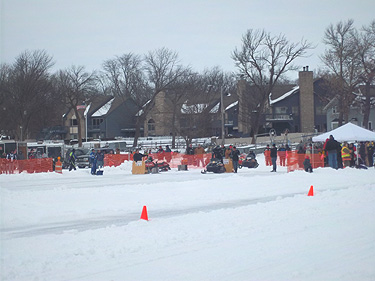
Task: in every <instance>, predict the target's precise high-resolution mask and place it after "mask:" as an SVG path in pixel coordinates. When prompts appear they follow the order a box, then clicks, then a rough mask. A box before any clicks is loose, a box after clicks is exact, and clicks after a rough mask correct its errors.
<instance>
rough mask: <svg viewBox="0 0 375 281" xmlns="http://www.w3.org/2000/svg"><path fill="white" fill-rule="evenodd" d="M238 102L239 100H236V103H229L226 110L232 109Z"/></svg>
mask: <svg viewBox="0 0 375 281" xmlns="http://www.w3.org/2000/svg"><path fill="white" fill-rule="evenodd" d="M237 104H238V101H235V102H234V103H231V104H230V105H228V106H227V107H226V108H225V111H227V110H228V109H231V108H232V107H234V106H236V105H237Z"/></svg>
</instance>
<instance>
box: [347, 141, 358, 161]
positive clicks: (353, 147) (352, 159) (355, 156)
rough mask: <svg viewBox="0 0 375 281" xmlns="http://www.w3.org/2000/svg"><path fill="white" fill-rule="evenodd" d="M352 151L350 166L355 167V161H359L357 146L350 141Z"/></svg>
mask: <svg viewBox="0 0 375 281" xmlns="http://www.w3.org/2000/svg"><path fill="white" fill-rule="evenodd" d="M348 147H349V151H350V167H355V162H356V161H357V155H356V151H357V150H356V148H355V146H354V144H353V143H349V146H348Z"/></svg>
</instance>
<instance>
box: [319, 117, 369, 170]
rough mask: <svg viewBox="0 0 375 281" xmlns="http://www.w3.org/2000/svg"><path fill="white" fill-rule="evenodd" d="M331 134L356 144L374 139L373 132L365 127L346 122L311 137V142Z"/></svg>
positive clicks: (339, 139)
mask: <svg viewBox="0 0 375 281" xmlns="http://www.w3.org/2000/svg"><path fill="white" fill-rule="evenodd" d="M330 135H332V136H333V138H334V139H335V140H337V141H338V142H345V141H346V142H355V143H356V146H357V144H358V142H361V141H375V133H374V132H371V131H369V130H367V129H364V128H362V127H359V126H357V125H354V124H353V123H347V124H345V125H342V126H341V127H338V128H336V129H334V130H332V131H329V132H327V133H324V134H321V135H319V136H316V137H313V138H312V141H313V142H325V141H326V139H328V138H329V136H330ZM357 165H358V149H357Z"/></svg>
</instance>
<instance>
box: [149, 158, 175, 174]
mask: <svg viewBox="0 0 375 281" xmlns="http://www.w3.org/2000/svg"><path fill="white" fill-rule="evenodd" d="M145 166H146V169H147V171H148V173H151V172H152V171H153V169H154V168H157V172H166V171H168V170H170V169H171V167H170V166H169V164H168V163H167V162H164V161H163V162H158V161H156V162H154V161H153V159H152V157H151V156H150V157H148V159H147V160H146V161H145ZM154 171H155V170H154Z"/></svg>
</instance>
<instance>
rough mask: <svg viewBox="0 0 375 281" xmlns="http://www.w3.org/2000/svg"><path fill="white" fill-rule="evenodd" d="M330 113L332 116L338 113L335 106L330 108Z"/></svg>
mask: <svg viewBox="0 0 375 281" xmlns="http://www.w3.org/2000/svg"><path fill="white" fill-rule="evenodd" d="M332 113H333V114H335V113H339V112H338V111H337V106H334V107H332Z"/></svg>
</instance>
